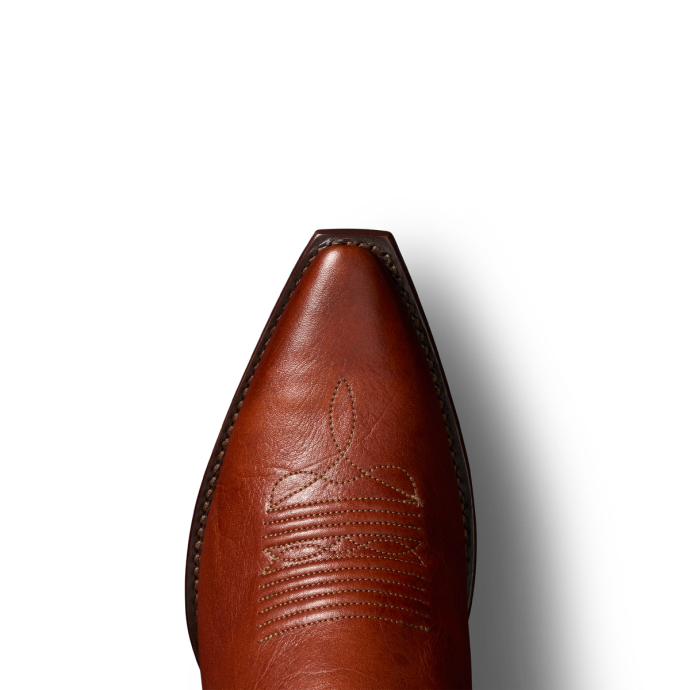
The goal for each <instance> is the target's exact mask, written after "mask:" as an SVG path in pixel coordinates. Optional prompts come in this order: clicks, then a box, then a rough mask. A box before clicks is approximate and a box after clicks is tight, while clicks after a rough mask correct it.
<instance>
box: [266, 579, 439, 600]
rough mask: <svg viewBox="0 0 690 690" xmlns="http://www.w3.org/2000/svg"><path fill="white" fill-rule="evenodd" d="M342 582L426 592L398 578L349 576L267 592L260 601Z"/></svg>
mask: <svg viewBox="0 0 690 690" xmlns="http://www.w3.org/2000/svg"><path fill="white" fill-rule="evenodd" d="M288 579H289V578H288ZM342 582H381V583H382V584H384V585H401V586H402V587H410V588H412V589H416V590H417V591H418V592H426V589H424V587H415V585H408V584H405V583H404V582H398V581H397V580H381V579H380V578H378V577H348V578H343V579H340V580H324V581H322V582H313V583H311V584H308V585H299V587H289V588H288V589H283V590H281V591H280V592H274V593H273V594H267V595H266V596H265V597H261V599H259V601H265V600H266V599H272V598H273V597H279V596H280V595H281V594H287V593H288V592H296V591H297V590H299V589H311V588H312V587H325V586H327V585H337V584H340V583H342Z"/></svg>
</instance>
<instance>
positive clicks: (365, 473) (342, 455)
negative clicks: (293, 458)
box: [267, 376, 422, 511]
mask: <svg viewBox="0 0 690 690" xmlns="http://www.w3.org/2000/svg"><path fill="white" fill-rule="evenodd" d="M343 383H344V384H345V386H346V388H347V393H348V396H349V398H350V405H351V411H352V425H351V427H350V433H349V437H348V440H347V444H346V445H345V448H343V447H342V446H341V445H340V443H339V442H338V439H337V438H336V435H335V429H334V427H333V406H334V404H335V400H336V398H337V396H338V391H339V390H340V387H341V385H342V384H343ZM356 425H357V411H356V408H355V397H354V393H353V392H352V387H351V386H350V383H349V382H348V381H347V379H345V378H344V377H342V376H341V377H340V378H339V379H338V383H337V384H336V386H335V390H334V391H333V395H332V396H331V402H330V405H329V407H328V427H329V430H330V433H331V438H332V439H333V445H334V446H335V449H336V451H337V452H338V457H337V458H336V459H335V460H334V461H333V462H332V463H330V464H329V465H328V466H327V467H326V469H324V470H323V471H322V472H313V471H311V470H296V471H294V472H288V473H287V474H284V475H282V476H281V477H279V478H278V479H277V480H276V482H275V483H274V484H273V487H272V488H271V492H270V494H269V498H268V506H267V511H270V510H271V509H272V508H273V509H275V508H276V506H278V505H280V504H284V503H285V502H286V501H288V500H289V499H290V498H292V497H293V496H296V495H297V494H299V493H302V492H303V491H305V490H306V489H308V488H309V487H310V486H313V485H314V484H316V483H317V482H318V481H325V482H327V483H328V484H332V485H338V486H342V485H344V484H351V483H353V482H356V481H359V480H360V479H363V478H365V477H367V478H369V479H373V480H374V481H376V482H378V483H379V484H382V485H384V486H387V487H388V488H389V489H393V491H396V492H397V493H399V494H401V495H403V496H405V497H406V498H407V499H408V500H411V501H412V502H413V503H414V504H415V505H419V506H421V505H422V501H421V500H420V498H419V492H418V491H417V485H416V483H415V481H414V478H413V477H412V475H411V474H410V473H409V472H408V471H407V470H406V469H404V468H402V467H399V466H398V465H377V466H375V467H370V468H369V469H364V468H363V467H360V466H359V465H357V464H355V463H354V462H353V461H352V460H351V459H350V458H349V456H348V455H347V451H348V450H349V449H350V446H351V445H352V441H353V438H354V433H355V427H356ZM341 460H347V462H348V463H349V464H350V465H351V466H352V467H353V468H354V469H355V470H357V471H358V472H359V475H358V476H357V477H353V478H351V479H344V480H337V479H331V478H330V477H327V476H326V475H327V474H328V473H329V472H330V471H331V470H332V469H334V468H335V467H337V466H338V464H340V461H341ZM381 469H393V470H396V471H399V472H402V473H403V474H404V475H406V476H407V478H408V480H409V481H410V484H411V485H412V488H413V492H414V493H409V492H407V491H403V490H402V489H400V488H399V487H396V486H393V485H392V484H390V483H389V482H387V481H385V480H383V479H381V478H379V477H376V476H374V474H373V473H374V472H375V471H376V470H381ZM298 476H305V477H311V478H312V479H311V480H310V481H307V483H306V484H303V485H302V486H299V487H298V488H296V489H293V490H292V491H290V492H289V493H288V494H287V495H285V496H283V497H282V498H281V499H280V500H278V501H276V500H275V492H276V489H277V488H278V487H279V486H280V485H281V484H282V483H283V482H285V481H286V480H287V479H289V478H290V477H298Z"/></svg>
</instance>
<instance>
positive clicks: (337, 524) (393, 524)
mask: <svg viewBox="0 0 690 690" xmlns="http://www.w3.org/2000/svg"><path fill="white" fill-rule="evenodd" d="M346 525H389V526H390V527H406V528H407V529H416V530H420V531H421V530H422V529H423V528H422V527H415V526H413V525H403V524H401V523H399V522H381V521H379V522H332V523H331V524H329V525H318V524H317V525H307V526H306V527H296V528H295V529H288V530H285V531H283V532H273V533H271V534H264V536H263V537H261V538H262V539H268V538H269V537H282V536H283V535H284V534H292V533H294V532H308V531H309V530H314V529H326V528H327V527H345V526H346Z"/></svg>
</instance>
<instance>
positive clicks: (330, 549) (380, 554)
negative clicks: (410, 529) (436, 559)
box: [261, 534, 424, 575]
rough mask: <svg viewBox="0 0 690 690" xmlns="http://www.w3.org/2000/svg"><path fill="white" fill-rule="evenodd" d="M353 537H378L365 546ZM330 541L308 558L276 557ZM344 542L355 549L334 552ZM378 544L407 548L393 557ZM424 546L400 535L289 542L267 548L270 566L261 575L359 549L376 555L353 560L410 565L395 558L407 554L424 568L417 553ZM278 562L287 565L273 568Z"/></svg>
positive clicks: (266, 552) (340, 556) (337, 556)
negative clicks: (391, 561) (383, 543)
mask: <svg viewBox="0 0 690 690" xmlns="http://www.w3.org/2000/svg"><path fill="white" fill-rule="evenodd" d="M352 537H357V538H362V537H376V538H375V539H369V541H367V542H366V543H365V544H358V543H357V542H354V541H352ZM330 540H333V543H332V544H330V545H327V544H323V546H322V548H321V549H320V550H318V551H316V552H314V553H311V554H308V555H307V556H300V557H298V558H285V557H282V556H280V555H276V553H274V552H277V553H278V554H280V553H283V552H286V551H290V550H291V549H293V548H294V547H295V546H296V545H305V546H306V545H308V544H317V545H321V544H322V543H323V542H328V541H330ZM397 540H405V541H411V542H414V543H415V546H412V547H407V545H406V544H401V543H400V541H397ZM343 542H349V543H350V544H351V545H352V546H354V548H353V549H348V550H347V551H334V549H335V548H337V547H338V546H340V545H341V544H342V543H343ZM376 542H392V543H395V544H398V545H399V546H402V547H406V548H407V550H406V551H400V552H397V553H395V555H391V554H390V552H387V551H380V550H378V549H376V548H375V547H373V548H372V547H371V546H370V544H374V543H376ZM421 545H422V542H421V541H420V540H419V539H412V538H411V537H401V536H398V535H387V534H348V535H343V536H338V537H321V538H318V539H299V540H297V541H292V542H288V543H287V544H281V545H280V546H268V547H266V548H265V549H264V550H263V551H264V553H265V554H266V555H267V556H268V558H269V559H270V562H269V564H268V565H267V566H266V568H265V569H264V570H263V572H262V573H261V574H262V575H267V574H268V573H274V572H276V571H278V570H284V569H285V568H290V567H292V565H294V564H299V563H301V562H304V561H313V560H315V559H317V558H319V557H320V556H323V555H325V554H328V553H334V554H336V556H335V557H334V558H333V560H337V559H338V558H343V557H346V554H351V553H355V552H356V551H357V550H359V549H369V550H370V551H373V552H375V555H374V556H372V555H371V554H367V555H366V556H353V558H364V557H369V558H385V559H390V560H394V561H401V562H402V563H408V564H410V561H406V560H404V559H402V558H396V557H395V556H403V555H405V554H408V553H409V554H410V555H412V556H414V557H415V558H416V559H417V561H418V565H421V566H424V561H422V559H421V557H420V556H419V554H418V553H417V552H416V550H417V549H418V548H419V547H420V546H421ZM278 561H283V562H284V563H287V565H285V566H283V567H282V568H271V566H272V565H273V564H274V563H276V562H278Z"/></svg>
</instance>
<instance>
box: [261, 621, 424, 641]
mask: <svg viewBox="0 0 690 690" xmlns="http://www.w3.org/2000/svg"><path fill="white" fill-rule="evenodd" d="M350 618H371V619H373V620H377V621H387V622H388V623H397V624H398V625H406V626H407V627H408V628H415V629H416V630H423V631H424V632H429V630H431V628H427V627H426V626H424V625H414V623H406V622H405V621H399V620H396V619H395V618H384V617H383V616H365V615H361V616H337V617H336V618H323V619H322V620H319V621H311V622H310V623H304V624H303V625H294V626H292V627H291V628H285V629H284V630H279V631H278V632H274V633H272V634H271V635H266V637H262V638H261V639H260V640H259V642H266V640H270V639H271V638H272V637H278V635H282V634H283V633H286V632H292V631H293V630H299V629H300V628H308V627H309V626H311V625H319V624H320V623H335V622H336V621H344V620H348V619H350Z"/></svg>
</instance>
